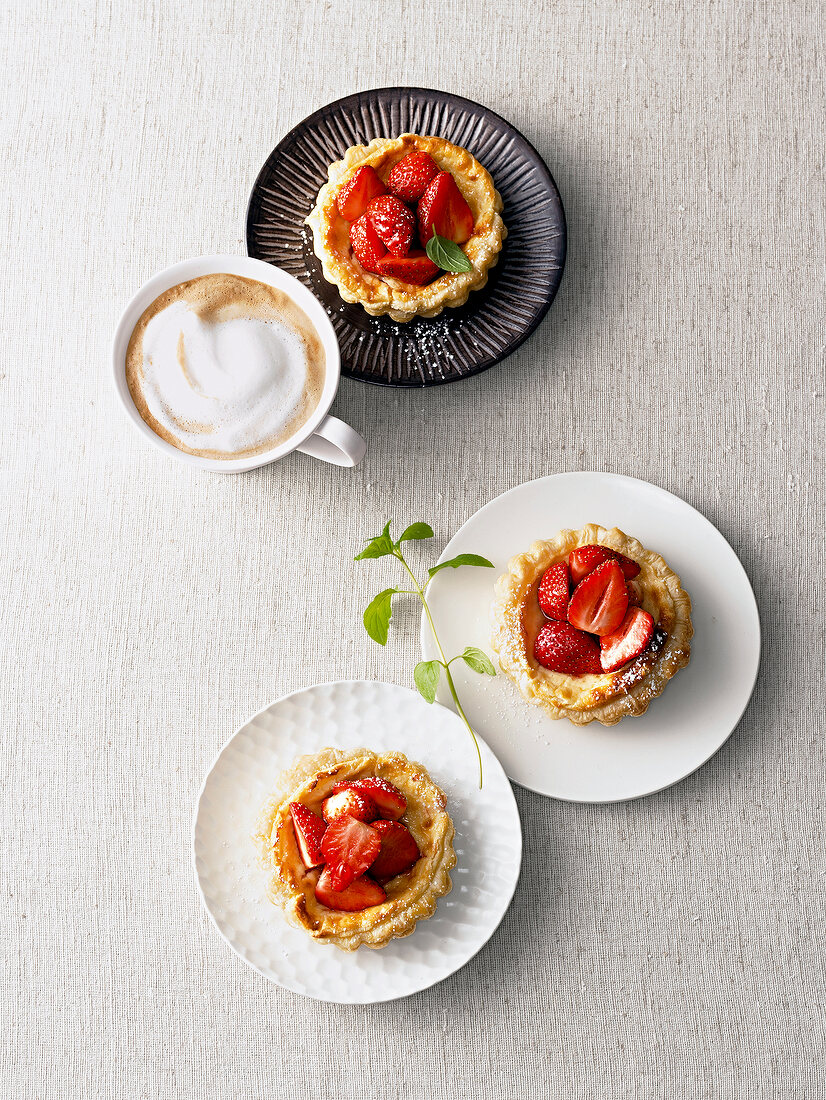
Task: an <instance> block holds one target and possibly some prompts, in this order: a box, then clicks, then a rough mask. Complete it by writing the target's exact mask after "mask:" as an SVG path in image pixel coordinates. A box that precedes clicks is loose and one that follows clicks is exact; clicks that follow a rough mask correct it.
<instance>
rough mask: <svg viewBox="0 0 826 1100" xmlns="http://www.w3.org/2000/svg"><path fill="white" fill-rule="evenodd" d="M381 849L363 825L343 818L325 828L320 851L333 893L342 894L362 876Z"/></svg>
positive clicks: (375, 835) (371, 831) (372, 832)
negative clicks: (337, 891)
mask: <svg viewBox="0 0 826 1100" xmlns="http://www.w3.org/2000/svg"><path fill="white" fill-rule="evenodd" d="M380 849H381V837H380V836H379V834H378V833H377V832H376V830H375V829H374V828H373V827H372V826H370V825H367V824H365V822H363V821H356V819H355V818H354V817H350V815H349V814H345V815H344V817H337V818H336V819H335V821H334V822H332V824H330V825H328V826H327V832H326V833H325V834H324V839H323V840H322V842H321V851H322V852H323V853H324V859H325V860H326V862H327V866H328V868H329V869H330V876H331V878H332V883H333V889H334V890H344V889H346V887H348V886H349V885H350V883H351V882H352V881H353V880H354V879H356V878H358V876H359V875H361V874H364V872H365V871H366V870H367V868H368V867H369V866H370V864H371V863H372V862H373V860H374V859H375V858H376V856H377V855H378V854H379V851H380Z"/></svg>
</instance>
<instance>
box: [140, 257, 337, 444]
mask: <svg viewBox="0 0 826 1100" xmlns="http://www.w3.org/2000/svg"><path fill="white" fill-rule="evenodd" d="M324 379H325V353H324V347H323V345H322V342H321V339H320V338H319V335H318V332H317V331H316V329H315V327H314V326H313V324H312V322H311V321H310V319H309V317H307V315H306V314H305V313H304V311H303V310H302V309H301V308H300V307H299V306H297V305H296V304H295V302H294V301H293V300H292V299H291V298H290V297H289V296H288V295H287V294H285V293H284V291H282V290H277V289H276V288H275V287H272V286H268V285H267V284H266V283H260V282H257V281H256V280H253V279H245V278H242V277H241V276H240V275H224V274H221V275H202V276H200V278H197V279H190V280H189V281H188V282H185V283H179V284H178V285H177V286H173V287H171V288H170V289H169V290H167V291H165V292H164V293H163V294H161V296H160V297H159V298H156V300H155V301H154V302H153V303H152V304H151V305H150V306H149V307H148V309H146V310H145V311H144V312H143V314H142V315H141V318H140V320H139V321H138V323H137V325H135V329H134V331H133V333H132V335H131V337H130V339H129V346H128V348H127V351H126V382H127V385H128V387H129V393H130V394H131V396H132V400H133V401H134V403H135V407H136V408H137V410H138V412H139V413H140V415H141V417H142V418H143V420H144V421H145V422H146V423H147V424H148V425H149V427H150V428H151V429H152V430H153V431H154V432H155V433H156V434H157V435H159V436H160V437H161V439H164V440H166V442H167V443H171V444H172V446H173V447H177V448H178V450H180V451H186V452H187V453H189V454H193V455H199V456H201V457H204V458H225V459H233V458H243V457H246V456H248V455H256V454H261V453H263V452H264V451H269V450H271V449H272V448H274V447H277V446H279V444H281V443H286V442H287V440H289V439H291V438H292V436H294V435H295V434H296V433H297V432H298V431H299V429H300V428H301V427H302V425H303V424H305V423H306V421H307V420H308V419H309V418H310V416H311V415H312V414H313V412H314V411H315V409H316V408H317V406H318V403H319V401H320V400H321V394H322V392H323V390H324Z"/></svg>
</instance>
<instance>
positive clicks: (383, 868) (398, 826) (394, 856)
mask: <svg viewBox="0 0 826 1100" xmlns="http://www.w3.org/2000/svg"><path fill="white" fill-rule="evenodd" d="M373 828H374V829H375V830H376V832H377V833H378V834H379V836H380V837H381V851H380V852H379V854H378V855H377V856H376V858H375V860H374V861H373V865H372V867H371V868H370V874H371V875H372V876H373V877H374V878H377V879H381V880H382V881H386V880H387V879H390V878H394V877H395V876H396V875H400V874H401V873H402V871H407V870H409V869H410V868H411V867H412V866H413V864H414V863H415V862H416V860H417V859H418V858H419V856H420V855H421V852H420V851H419V845H418V844H417V843H416V841H415V839H414V837H413V834H412V833H411V832H410V830H409V829H408V827H407V826H406V825H402V823H401V821H377V822H376V823H375V825H374V826H373Z"/></svg>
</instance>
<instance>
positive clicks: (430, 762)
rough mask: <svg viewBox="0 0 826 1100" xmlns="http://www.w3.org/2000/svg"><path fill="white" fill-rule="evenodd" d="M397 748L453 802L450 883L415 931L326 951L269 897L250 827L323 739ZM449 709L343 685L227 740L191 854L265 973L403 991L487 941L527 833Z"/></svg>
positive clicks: (202, 883) (496, 775) (361, 992)
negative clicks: (377, 945) (378, 944)
mask: <svg viewBox="0 0 826 1100" xmlns="http://www.w3.org/2000/svg"><path fill="white" fill-rule="evenodd" d="M328 745H330V746H333V747H335V748H342V749H348V748H353V749H355V748H360V747H362V746H366V747H367V748H371V749H375V750H378V751H387V750H392V749H396V750H398V751H400V752H403V753H404V754H405V755H406V756H408V757H409V758H410V759H411V760H416V761H418V762H420V763H422V764H424V766H425V767H426V768H427V770H428V772H429V773H430V775H431V776H432V778H433V780H434V781H435V782H436V783H437V784H438V785H439V786H440V787H441V788H442V789H443V790H444V791H445V793H446V794H447V797H448V811H449V813H450V816H451V818H452V819H453V824H454V826H455V828H456V837H455V840H454V847H455V849H456V857H457V864H456V867H455V868H454V869H453V871H451V879H452V881H453V889H452V891H451V892H450V893H449V894H447V895H446V896H445V897H443V898H441V899H440V900H439V904H438V907H437V909H436V912H435V913H434V915H433V916H432V917H431V918H430V920H427V921H420V922H419V924H418V925H417V927H416V931H415V932H414V933H413V935H412V936H408V937H406V938H405V939H401V940H393V941H392V942H391V943H390V944H388V945H387V947H384V948H382V949H381V950H380V951H371V950H370V949H369V948H366V947H362V948H359V950H358V951H354V952H352V953H350V952H346V951H340V950H339V949H338V948H337V947H332V946H324V945H321V944H317V943H315V941H314V940H312V939H310V937H309V936H308V935H307V934H306V933H305V932H303V931H302V930H301V929H299V928H293V927H292V926H291V925H289V924H287V922H286V921H285V920H284V918H283V917H282V915H281V913H280V911H279V910H278V909H277V908H276V907H275V906H274V905H273V904H272V903H271V902H270V901H268V900H267V897H266V875H265V873H264V872H263V871H262V870H261V869H260V868H259V867H258V859H257V851H256V849H255V848H254V845H253V843H252V840H251V839H250V834H251V832H252V829H253V825H254V822H255V818H256V816H257V814H258V810H259V808H260V806H261V805H262V804H263V803H264V801H265V800H266V798H267V796H268V794H269V793H270V791H271V790H272V787H273V784H274V782H275V779H276V777H277V776H278V774H279V773H280V772H281V771H283V770H284V769H285V768H287V767H289V766H290V764H291V763H292V761H293V760H294V758H295V757H296V756H300V755H301V754H302V753H308V752H316V751H318V750H319V749H322V748H324V747H325V746H328ZM480 748H481V751H482V761H483V765H484V786H483V788H482V790H481V791H480V790H479V785H478V762H477V760H476V754H475V752H474V751H473V746H472V742H471V741H470V737H469V735H468V733H467V730H466V729H465V727H464V725H463V724H462V723H461V722H460V721H459V719H458V718H457V716H456V715H455V714H453V713H452V712H451V711H449V710H446V709H445V708H444V707H440V706H438V705H434V706H432V707H430V706H428V705H427V703H425V702H424V701H423V700H422V699H421V698H420V697H419V696H418V695H416V694H415V692H412V691H409V690H408V689H407V688H402V687H398V686H396V685H394V684H382V683H376V682H374V681H368V680H345V681H341V682H339V683H332V684H317V685H316V686H315V687H309V688H305V689H304V690H303V691H298V692H296V693H295V694H294V695H287V696H285V697H284V698H283V699H279V700H278V701H277V702H275V703H273V704H272V705H271V706H269V707H267V709H266V710H262V711H261V713H260V714H256V715H255V717H254V718H251V719H250V720H249V722H247V723H246V725H244V726H242V727H241V729H240V730H238V732H237V733H236V734H235V736H234V737H232V738H231V739H230V740H229V741H228V742H227V744H226V745H225V746H224V748H223V749H222V750H221V752H220V753H219V754H218V756H217V758H216V760H215V762H214V763H213V765H212V768H211V769H210V771H209V774H208V775H207V777H206V779H205V780H204V785H203V787H202V788H201V793H200V795H199V798H198V805H197V807H196V810H195V821H194V827H193V861H194V866H195V874H196V877H197V881H198V886H199V888H200V891H201V896H202V898H203V902H204V905H205V906H206V908H207V911H208V913H209V915H210V917H211V918H212V921H213V923H214V924H215V927H216V928H217V929H218V931H219V932H220V933H221V935H222V936H223V938H224V939H225V940H226V941H227V943H228V944H229V945H230V947H232V949H233V950H234V951H236V952H237V953H238V954H239V955H240V956H241V958H242V959H243V960H244V962H246V963H248V964H249V965H250V966H251V967H252V968H253V969H254V970H257V971H258V973H259V974H263V976H264V977H265V978H269V979H270V980H271V981H273V982H277V983H278V984H279V985H282V986H284V987H285V988H286V989H291V990H292V991H293V992H295V993H302V994H304V995H305V996H307V997H314V998H316V999H317V1000H320V1001H332V1002H335V1003H338V1004H371V1003H373V1002H376V1001H390V1000H394V999H395V998H396V997H406V996H408V995H409V994H411V993H416V992H418V991H419V990H421V989H427V987H428V986H431V985H433V984H434V983H435V982H439V981H441V980H442V979H443V978H446V977H447V976H448V975H449V974H452V973H453V972H454V971H455V970H458V969H459V967H460V966H463V965H464V964H465V963H466V962H467V961H468V959H470V958H472V957H473V955H475V954H476V952H477V951H478V950H479V949H480V948H481V947H482V946H483V945H484V944H485V943H486V942H487V940H488V939H489V938H490V936H491V935H492V934H493V932H494V931H495V929H496V926H497V925H498V924H499V922H500V921H501V919H502V917H503V916H504V914H505V911H506V910H507V908H508V905H509V904H510V901H511V898H512V897H513V892H514V890H515V889H516V883H517V880H518V878H519V867H520V863H521V860H522V830H521V826H520V823H519V813H518V811H517V808H516V802H515V800H514V797H513V791H512V790H511V786H510V783H509V782H508V780H507V777H506V776H505V773H504V772H503V770H502V768H501V766H500V764H499V762H498V761H497V759H496V757H495V756H494V755H493V753H492V752H491V751H490V749H489V748H488V747H487V746H486V745H485V744H484V742H481V743H480Z"/></svg>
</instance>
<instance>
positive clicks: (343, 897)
mask: <svg viewBox="0 0 826 1100" xmlns="http://www.w3.org/2000/svg"><path fill="white" fill-rule="evenodd" d="M315 896H316V899H317V900H318V901H320V902H321V904H322V905H326V906H327V908H328V909H340V910H342V911H344V912H346V913H359V912H361V910H362V909H369V908H370V906H371V905H381V903H382V902H383V901H386V900H387V894H385V892H384V890H382V888H381V886H379V884H378V883H377V882H373V880H372V879H371V878H368V876H367V875H361V877H360V878H356V879H353V880H352V881H351V882H350V883H349V885H347V886H345V887H344V888H343V889H336V887H335V886H334V885H333V876H332V874H331V872H330V868H329V867H325V868H324V870H323V871H322V872H321V877H320V878H319V880H318V882H317V883H316V888H315Z"/></svg>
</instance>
